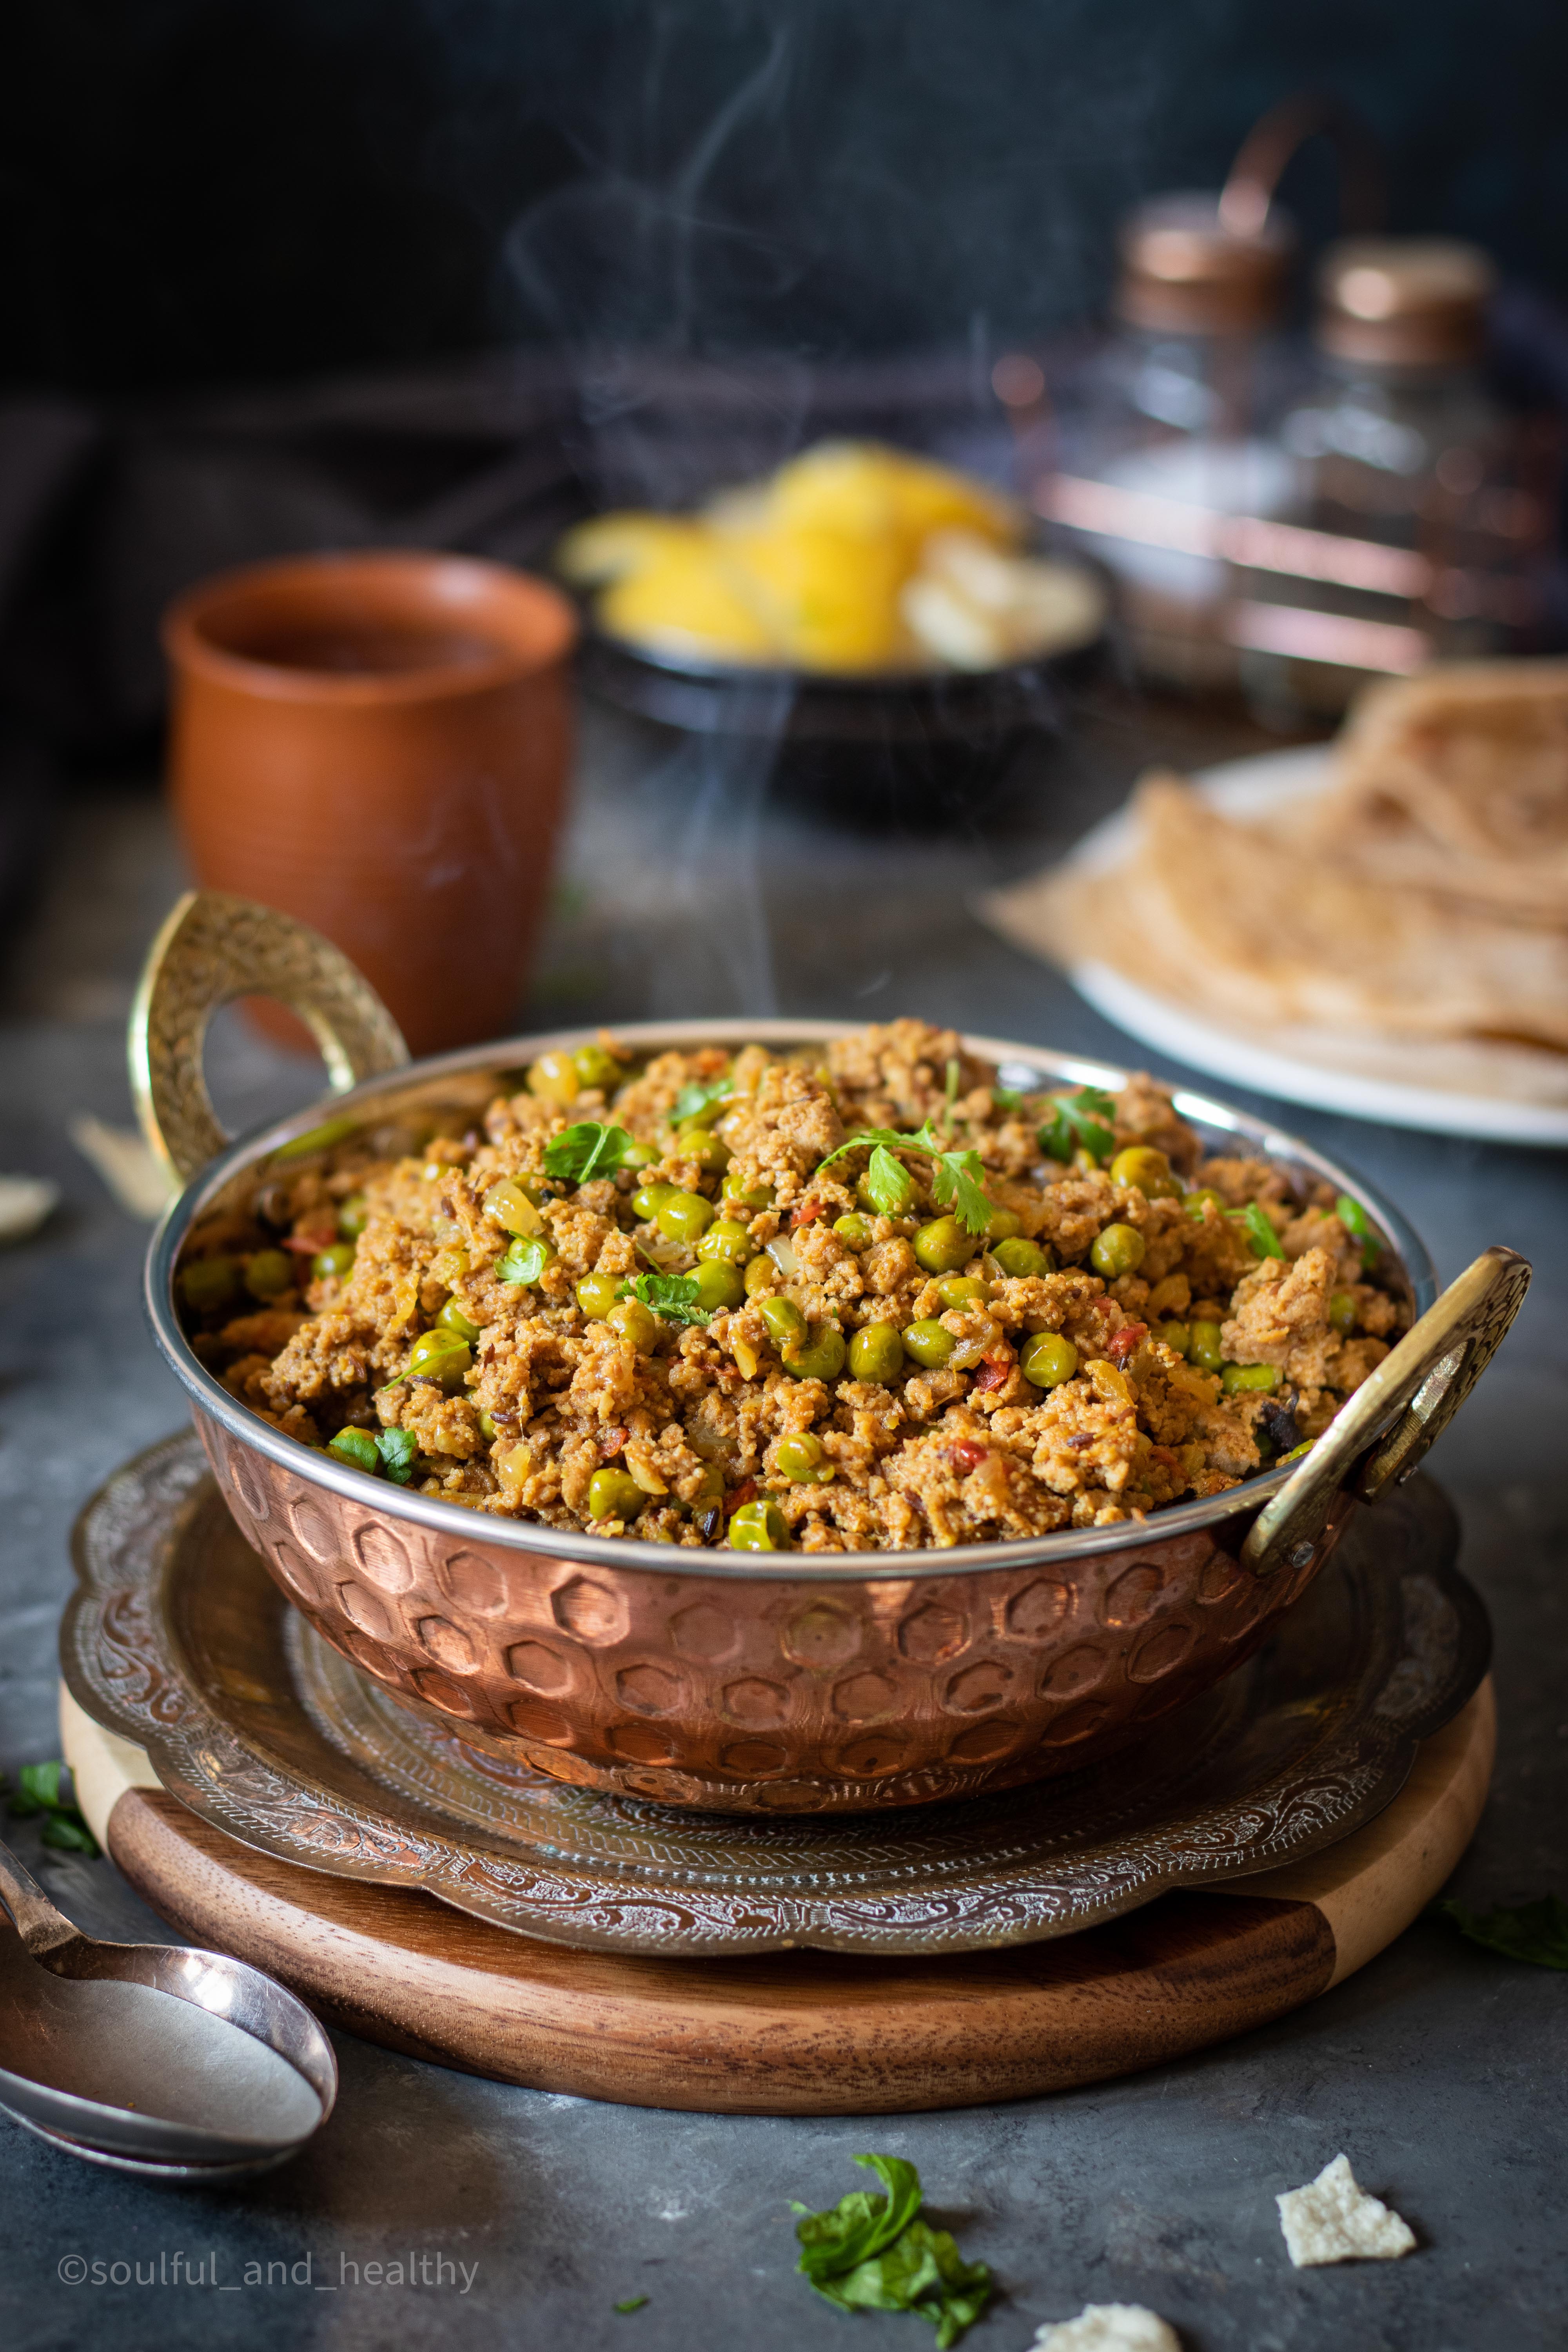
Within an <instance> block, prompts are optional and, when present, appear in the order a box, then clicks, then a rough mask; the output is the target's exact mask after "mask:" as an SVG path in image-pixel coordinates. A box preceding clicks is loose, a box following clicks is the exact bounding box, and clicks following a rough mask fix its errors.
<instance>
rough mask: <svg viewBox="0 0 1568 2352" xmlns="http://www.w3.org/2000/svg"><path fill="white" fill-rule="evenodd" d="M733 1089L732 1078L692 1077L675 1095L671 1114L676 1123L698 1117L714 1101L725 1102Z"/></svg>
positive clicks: (710, 1106)
mask: <svg viewBox="0 0 1568 2352" xmlns="http://www.w3.org/2000/svg"><path fill="white" fill-rule="evenodd" d="M734 1091H735V1084H734V1080H733V1079H732V1078H727V1077H726V1078H693V1079H692V1080H691V1082H690V1084H689V1085H688V1086H684V1087H681V1089H680V1092H679V1094H678V1095H677V1096H676V1097H675V1110H674V1113H673V1116H674V1118H675V1120H676V1122H677V1124H678V1125H679V1122H680V1120H682V1119H685V1118H701V1116H702V1114H703V1112H704V1111H705V1110H709V1109H710V1108H712V1106H713V1104H714V1103H721V1102H727V1101H728V1100H729V1098H730V1097H731V1095H732V1094H733V1093H734Z"/></svg>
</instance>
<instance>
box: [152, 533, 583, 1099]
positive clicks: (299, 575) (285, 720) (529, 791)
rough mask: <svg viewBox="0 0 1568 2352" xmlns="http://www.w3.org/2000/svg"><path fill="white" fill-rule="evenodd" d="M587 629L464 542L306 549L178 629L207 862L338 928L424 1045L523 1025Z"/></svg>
mask: <svg viewBox="0 0 1568 2352" xmlns="http://www.w3.org/2000/svg"><path fill="white" fill-rule="evenodd" d="M576 634H577V622H576V616H575V614H574V611H573V608H572V606H571V604H569V603H568V602H567V600H566V598H565V597H563V596H562V595H560V594H559V593H557V592H556V591H555V590H554V589H553V588H552V587H550V586H548V585H547V584H546V583H544V582H543V581H540V580H534V579H531V578H530V577H529V576H528V575H527V574H526V573H524V572H511V571H507V570H505V569H503V568H502V567H501V566H500V564H494V563H482V562H474V561H473V560H471V559H470V558H468V557H464V556H451V555H433V554H422V553H413V552H411V553H374V554H354V555H323V556H307V557H302V558H300V559H298V560H295V561H290V562H280V563H265V564H258V565H255V566H253V567H251V568H249V569H247V570H246V571H243V572H227V573H225V574H223V575H221V576H220V577H218V578H216V579H213V580H207V581H204V582H202V583H200V584H199V585H198V586H196V587H195V588H192V589H190V590H188V591H187V592H186V593H185V594H184V596H182V597H180V598H179V599H178V600H177V602H176V603H175V604H173V605H172V606H171V607H170V609H169V611H168V613H167V614H166V615H165V617H164V623H163V644H164V649H165V651H166V652H167V654H168V656H169V660H170V663H171V664H172V666H173V670H174V713H173V729H172V744H171V778H172V784H173V793H174V812H175V816H176V820H177V822H178V824H179V827H180V831H181V834H182V835H183V838H184V846H185V850H186V854H187V856H188V857H189V859H190V863H191V865H192V866H193V868H194V870H195V875H196V877H197V879H198V880H199V881H200V882H201V883H202V884H203V885H204V886H205V887H209V888H213V889H218V890H227V891H232V892H235V893H237V895H238V896H240V897H243V898H253V899H259V900H261V901H262V902H263V903H264V904H266V905H268V906H271V907H276V908H280V909H282V910H283V911H284V912H286V913H288V914H290V915H294V916H297V917H299V918H300V919H301V920H303V921H304V922H307V923H309V924H310V925H311V926H312V927H313V928H314V929H317V930H319V931H322V932H324V933H325V934H326V936H327V938H328V939H330V940H332V941H333V942H334V943H335V944H336V945H337V946H338V947H340V948H341V949H342V950H343V951H344V953H345V954H347V955H348V956H350V957H351V958H352V959H353V961H354V963H356V964H357V965H358V967H359V969H360V970H361V971H363V972H364V973H365V974H366V976H367V977H368V978H369V979H370V981H371V982H372V983H373V984H374V987H375V989H376V991H377V992H378V993H379V994H380V995H381V997H382V998H383V999H384V1002H385V1003H386V1004H387V1005H388V1006H389V1007H390V1008H391V1010H392V1012H393V1013H394V1014H395V1018H396V1020H397V1023H398V1025H399V1027H400V1028H401V1029H402V1031H403V1033H404V1034H405V1037H406V1038H407V1040H408V1044H409V1046H410V1048H411V1050H412V1051H413V1052H414V1053H416V1054H430V1053H437V1052H439V1051H441V1050H442V1049H443V1048H446V1047H448V1046H453V1045H468V1044H470V1043H472V1042H474V1041H476V1040H478V1039H482V1038H486V1037H492V1036H495V1035H496V1034H499V1033H500V1032H501V1031H503V1030H505V1029H507V1028H508V1027H510V1025H512V1023H513V1016H514V1015H515V1013H516V1011H517V1007H518V1003H519V1001H520V998H521V992H522V986H523V982H524V979H525V977H526V974H527V971H528V966H529V961H530V957H531V951H532V948H533V942H534V936H535V933H536V931H537V929H538V926H539V921H540V917H541V915H542V910H543V904H544V894H545V890H546V887H547V885H548V881H549V877H550V869H551V863H552V856H553V852H554V848H555V843H556V836H557V834H558V832H559V829H560V822H561V813H562V805H563V795H564V788H565V780H566V769H567V763H568V759H569V755H570V750H571V737H572V712H571V703H570V693H569V687H568V680H567V661H568V657H569V656H570V654H571V652H572V649H573V646H574V642H575V639H576ZM253 1011H254V1012H255V1013H256V1015H257V1017H258V1021H259V1023H260V1025H261V1026H262V1027H263V1028H264V1029H266V1030H267V1031H268V1034H272V1035H273V1036H275V1037H279V1038H284V1039H286V1040H287V1041H288V1042H290V1043H295V1044H299V1043H301V1042H304V1043H308V1042H309V1041H308V1040H307V1039H306V1038H305V1034H304V1032H303V1030H302V1029H301V1028H300V1026H299V1024H296V1023H295V1022H294V1020H293V1018H292V1016H291V1015H290V1014H288V1013H284V1012H282V1010H281V1009H280V1008H279V1007H277V1006H275V1005H262V1006H257V1007H254V1008H253Z"/></svg>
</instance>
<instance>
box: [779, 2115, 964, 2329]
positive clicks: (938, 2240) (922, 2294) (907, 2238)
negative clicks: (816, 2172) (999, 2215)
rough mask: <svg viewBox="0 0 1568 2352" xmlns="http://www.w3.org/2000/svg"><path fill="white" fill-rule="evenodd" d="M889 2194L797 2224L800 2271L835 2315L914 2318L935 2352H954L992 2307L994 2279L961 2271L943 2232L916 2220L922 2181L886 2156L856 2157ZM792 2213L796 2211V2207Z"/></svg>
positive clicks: (859, 2193)
mask: <svg viewBox="0 0 1568 2352" xmlns="http://www.w3.org/2000/svg"><path fill="white" fill-rule="evenodd" d="M855 2161H856V2163H857V2164H864V2165H868V2166H869V2167H870V2168H871V2169H872V2170H873V2171H875V2172H876V2173H877V2175H878V2176H879V2179H881V2180H882V2181H883V2182H884V2183H885V2184H886V2188H887V2194H886V2195H885V2196H881V2197H879V2196H878V2195H876V2193H875V2192H874V2191H872V2190H868V2189H855V2190H852V2191H851V2192H850V2194H849V2195H848V2196H847V2197H842V2198H840V2199H839V2201H838V2203H837V2205H836V2206H834V2207H833V2208H832V2209H831V2210H829V2211H827V2212H826V2213H805V2214H803V2215H802V2218H801V2219H800V2220H799V2221H797V2222H796V2223H795V2235H796V2237H797V2238H798V2239H799V2240H800V2243H801V2256H800V2262H799V2264H798V2268H799V2269H800V2270H801V2271H802V2272H803V2273H805V2276H806V2277H807V2278H809V2279H810V2281H811V2283H812V2284H813V2286H814V2287H815V2288H816V2291H817V2293H818V2294H820V2295H822V2296H823V2297H824V2298H825V2299H826V2301H827V2302H828V2303H831V2304H833V2305H836V2306H837V2309H838V2310H840V2311H913V2312H916V2313H918V2314H919V2315H920V2316H921V2318H922V2319H925V2320H928V2321H929V2322H930V2323H931V2326H933V2327H934V2328H935V2329H936V2340H937V2345H938V2347H939V2352H947V2347H949V2346H951V2345H953V2344H956V2343H957V2341H958V2339H959V2337H960V2336H962V2335H963V2331H964V2329H965V2328H967V2327H972V2326H973V2325H974V2322H975V2321H976V2320H977V2319H978V2318H979V2317H980V2315H981V2314H982V2312H983V2311H984V2308H985V2305H986V2304H987V2302H988V2301H989V2300H990V2297H991V2293H992V2287H991V2273H990V2272H989V2271H988V2270H987V2268H986V2266H985V2264H984V2263H966V2262H965V2261H964V2259H963V2255H962V2254H961V2253H960V2252H959V2251H958V2248H957V2246H956V2245H955V2244H954V2242H953V2241H952V2237H951V2235H950V2234H949V2232H948V2231H945V2230H933V2229H932V2228H931V2224H930V2222H929V2221H922V2220H921V2218H920V2204H921V2182H920V2175H919V2173H918V2172H917V2171H916V2170H915V2168H914V2166H913V2165H912V2164H906V2163H905V2162H904V2161H903V2159H902V2158H899V2157H891V2156H858V2157H857V2158H856V2159H855ZM795 2210H796V2211H797V2212H799V2211H800V2210H801V2209H800V2208H799V2207H798V2206H797V2207H796V2208H795Z"/></svg>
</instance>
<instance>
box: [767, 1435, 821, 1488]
mask: <svg viewBox="0 0 1568 2352" xmlns="http://www.w3.org/2000/svg"><path fill="white" fill-rule="evenodd" d="M823 1459H824V1456H823V1449H822V1441H821V1439H820V1438H816V1437H813V1436H811V1435H810V1434H809V1433H802V1434H801V1435H800V1436H798V1437H783V1438H781V1439H780V1440H779V1443H778V1444H777V1445H776V1446H775V1447H774V1448H773V1461H774V1464H775V1465H776V1466H777V1468H778V1469H779V1470H780V1471H782V1473H783V1474H784V1476H785V1477H786V1478H788V1479H789V1480H790V1481H791V1483H792V1484H793V1485H795V1486H820V1485H821V1483H822V1467H823Z"/></svg>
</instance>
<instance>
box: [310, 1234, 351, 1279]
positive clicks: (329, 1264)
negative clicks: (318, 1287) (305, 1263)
mask: <svg viewBox="0 0 1568 2352" xmlns="http://www.w3.org/2000/svg"><path fill="white" fill-rule="evenodd" d="M353 1262H354V1245H353V1242H333V1243H332V1244H331V1247H330V1248H328V1249H324V1250H318V1251H317V1252H316V1255H315V1256H314V1257H313V1258H312V1259H311V1260H310V1279H311V1281H312V1282H325V1281H326V1279H327V1276H329V1275H336V1276H337V1278H338V1280H339V1281H340V1282H341V1281H342V1278H343V1276H344V1275H346V1274H347V1272H348V1270H349V1268H350V1267H351V1266H352V1265H353Z"/></svg>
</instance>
